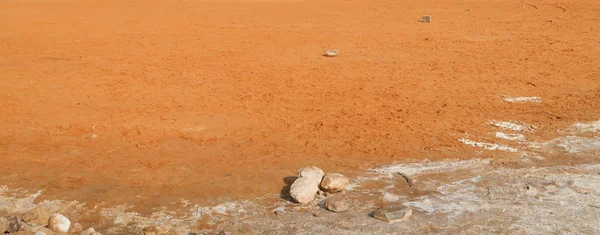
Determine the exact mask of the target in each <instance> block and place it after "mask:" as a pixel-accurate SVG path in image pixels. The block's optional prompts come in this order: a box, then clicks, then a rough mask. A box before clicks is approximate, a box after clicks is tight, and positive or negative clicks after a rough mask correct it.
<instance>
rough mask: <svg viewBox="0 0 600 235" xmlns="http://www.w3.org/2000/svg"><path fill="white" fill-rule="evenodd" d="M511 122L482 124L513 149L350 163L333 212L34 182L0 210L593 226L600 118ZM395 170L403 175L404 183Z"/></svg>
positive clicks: (431, 225)
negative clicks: (403, 214) (46, 191)
mask: <svg viewBox="0 0 600 235" xmlns="http://www.w3.org/2000/svg"><path fill="white" fill-rule="evenodd" d="M515 126H518V125H516V124H515V125H513V126H504V127H490V129H491V130H496V131H497V132H496V133H499V131H503V133H506V134H512V135H522V136H524V138H523V139H522V140H512V141H510V145H498V146H504V147H510V148H513V149H515V152H513V153H512V154H511V155H512V156H510V157H502V158H475V159H470V160H460V159H446V160H440V161H423V160H417V159H415V160H413V161H412V162H411V161H409V162H404V163H397V164H391V165H387V166H382V167H378V168H374V169H367V170H363V171H360V172H355V173H356V174H355V175H354V176H353V177H351V178H352V181H351V184H350V185H349V186H348V187H346V192H344V193H342V195H343V197H345V198H346V199H347V200H348V201H349V204H350V205H351V206H350V210H349V211H346V212H340V213H335V212H330V211H327V210H326V209H324V208H323V200H324V199H325V197H324V196H318V197H317V199H316V200H314V201H313V202H312V203H309V204H307V205H300V204H296V203H294V202H291V201H290V197H289V195H288V194H287V191H285V190H284V191H282V192H281V194H270V195H266V196H263V197H260V198H254V199H253V200H223V201H221V202H220V203H215V204H212V205H209V204H205V205H198V204H191V203H190V202H188V201H184V202H183V203H184V204H183V205H181V206H179V209H178V210H170V209H167V208H166V207H163V208H162V209H160V210H156V211H155V212H154V213H152V214H151V215H144V214H140V213H136V212H132V211H130V210H129V209H130V208H132V207H131V206H127V205H121V206H117V207H112V208H111V207H96V208H93V209H89V208H88V207H87V206H86V205H85V203H82V202H76V201H60V200H43V201H41V202H37V203H36V201H39V200H38V197H39V196H40V192H37V193H28V192H27V191H26V190H11V189H8V188H6V187H5V188H1V189H0V211H2V212H5V213H6V214H9V215H20V214H23V213H26V212H28V211H30V210H31V209H33V208H42V209H44V210H46V211H52V212H60V213H64V214H66V215H67V216H69V217H70V218H71V219H72V220H74V221H78V222H80V223H82V224H84V226H86V227H87V226H94V227H95V228H96V230H99V231H102V232H104V233H105V234H141V230H142V228H144V227H146V226H151V225H160V226H163V227H164V228H165V229H166V230H168V232H166V233H165V234H182V235H183V234H192V233H193V234H598V233H600V223H599V222H600V220H599V219H598V216H597V215H598V213H599V212H600V161H599V159H598V158H599V157H600V138H598V133H600V121H596V122H592V123H578V124H575V125H572V126H571V127H569V128H568V129H565V130H561V131H559V132H557V133H556V137H555V138H552V139H549V140H547V141H544V142H535V141H531V140H529V137H530V136H533V135H535V131H534V130H530V129H527V130H511V129H510V127H515ZM479 143H481V142H479ZM491 145H494V144H493V143H486V144H485V145H482V146H480V148H481V149H482V151H483V152H486V151H490V150H485V148H486V147H489V146H491ZM496 145H497V144H496ZM494 151H503V150H494ZM398 173H403V174H404V175H406V176H408V177H409V178H410V179H411V180H412V181H413V182H414V183H413V185H412V187H411V186H409V185H408V184H407V182H406V180H405V179H404V178H402V177H401V176H399V174H398ZM290 178H291V177H290ZM389 204H402V205H405V206H408V207H410V208H412V209H413V216H412V217H411V218H410V219H409V220H407V221H403V222H396V223H385V222H382V221H379V220H376V219H374V218H372V217H371V214H372V212H373V211H374V210H376V209H377V208H379V207H381V206H383V205H389ZM98 218H100V219H98Z"/></svg>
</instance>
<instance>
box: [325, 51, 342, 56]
mask: <svg viewBox="0 0 600 235" xmlns="http://www.w3.org/2000/svg"><path fill="white" fill-rule="evenodd" d="M339 54H340V52H338V51H337V50H328V51H326V52H325V54H324V56H327V57H336V56H338V55H339Z"/></svg>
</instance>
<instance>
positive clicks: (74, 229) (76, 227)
mask: <svg viewBox="0 0 600 235" xmlns="http://www.w3.org/2000/svg"><path fill="white" fill-rule="evenodd" d="M81 232H83V226H81V224H80V223H74V224H73V226H71V229H69V233H71V234H81Z"/></svg>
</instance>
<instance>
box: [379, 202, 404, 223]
mask: <svg viewBox="0 0 600 235" xmlns="http://www.w3.org/2000/svg"><path fill="white" fill-rule="evenodd" d="M411 216H412V209H410V208H408V207H406V206H403V205H388V206H384V207H382V208H379V209H377V210H376V211H375V212H374V213H373V218H375V219H378V220H381V221H385V222H390V223H393V222H398V221H404V220H407V219H408V218H410V217H411Z"/></svg>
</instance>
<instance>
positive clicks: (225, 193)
mask: <svg viewBox="0 0 600 235" xmlns="http://www.w3.org/2000/svg"><path fill="white" fill-rule="evenodd" d="M425 14H429V15H432V16H433V23H431V24H425V23H421V22H419V19H420V18H421V17H422V15H425ZM599 15H600V3H598V2H597V1H595V0H548V1H543V2H542V1H515V0H510V1H509V0H497V1H488V0H460V1H459V0H444V1H441V0H440V1H434V0H424V1H408V0H401V1H391V0H389V1H387V0H375V1H365V0H358V1H352V2H348V1H338V0H332V1H158V0H150V1H72V0H27V1H14V0H8V1H1V2H0V77H1V79H0V91H1V92H0V108H1V112H2V115H0V130H1V131H0V165H1V166H3V168H2V174H1V175H0V185H6V187H7V190H9V189H10V190H16V189H19V188H22V189H23V190H26V191H32V192H37V191H38V190H41V192H42V193H41V194H40V195H38V196H37V197H36V199H35V200H36V202H42V201H45V200H56V199H59V200H65V201H77V202H86V204H85V207H86V208H88V209H90V208H95V207H96V206H99V207H105V208H112V207H117V206H120V205H124V204H127V205H129V206H133V208H130V209H128V210H129V211H133V212H140V213H142V214H145V215H150V214H151V213H153V212H156V210H157V208H161V207H172V208H177V207H180V206H183V205H184V204H186V203H184V202H187V203H190V204H192V205H196V204H198V205H204V204H210V203H217V202H221V201H222V200H232V201H236V200H250V201H252V200H254V199H255V198H257V197H266V195H271V194H272V193H274V192H279V191H280V190H282V187H284V186H285V182H284V180H283V179H284V178H285V177H287V176H290V175H293V174H294V172H295V170H296V169H297V168H299V167H301V166H305V165H318V166H320V167H322V168H323V169H324V170H326V171H337V172H341V173H344V174H347V175H351V176H354V174H359V173H357V172H361V171H363V170H365V169H372V168H374V167H377V166H381V165H385V164H389V163H392V162H406V161H409V160H411V159H413V160H415V159H416V160H419V159H429V160H442V159H472V158H482V159H488V158H492V159H493V158H505V157H510V156H514V154H515V153H511V152H510V151H483V152H480V151H476V149H477V146H484V147H487V148H492V149H493V148H497V146H494V145H493V144H494V143H498V144H504V143H503V141H504V142H507V140H502V141H498V140H497V138H496V133H495V132H493V131H490V128H489V127H490V121H491V120H502V121H510V120H519V121H521V122H523V123H527V124H528V125H531V127H535V133H536V134H535V135H532V136H531V137H529V138H531V140H532V141H538V142H543V141H546V140H548V139H550V138H554V137H556V130H562V129H566V128H568V127H569V126H570V125H572V124H573V123H576V122H590V121H595V120H598V118H599V117H600V102H599V101H600V83H599V82H598V78H599V77H600V67H599V66H598V64H600V56H599V55H600V39H599V38H600V31H599V30H597V29H598V23H599V22H598V21H599V19H598V16H599ZM326 49H337V50H339V51H340V53H341V54H340V56H339V57H336V58H326V57H323V56H321V55H322V53H323V52H324V51H325V50H326ZM519 97H537V98H532V99H523V98H519ZM515 98H516V99H515ZM460 140H462V141H460ZM484 142H485V143H491V144H492V145H484V144H481V143H484ZM473 146H475V147H473ZM504 150H511V149H504ZM517 152H518V151H517ZM411 161H412V160H411ZM90 220H93V219H90Z"/></svg>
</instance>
